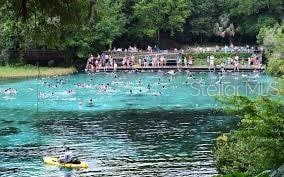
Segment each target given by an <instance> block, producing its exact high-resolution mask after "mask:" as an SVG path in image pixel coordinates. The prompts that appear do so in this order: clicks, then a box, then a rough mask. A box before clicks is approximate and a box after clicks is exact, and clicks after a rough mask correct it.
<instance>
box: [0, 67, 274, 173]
mask: <svg viewBox="0 0 284 177" xmlns="http://www.w3.org/2000/svg"><path fill="white" fill-rule="evenodd" d="M100 84H104V86H101V85H100ZM148 85H149V86H148ZM106 86H107V87H106ZM275 87H277V83H276V82H275V81H274V80H273V78H271V77H269V76H267V75H265V74H256V73H251V74H247V73H240V74H230V73H229V74H226V75H225V76H223V77H222V78H221V77H220V76H218V74H213V73H193V74H186V73H177V74H175V75H170V74H167V73H161V72H159V73H116V74H114V73H108V74H107V73H99V74H94V75H87V74H76V75H70V76H64V77H52V78H40V79H28V80H19V81H2V82H0V93H1V94H0V176H93V175H95V176H101V175H106V176H212V175H213V174H216V173H217V171H216V168H215V166H214V161H213V158H212V153H211V150H212V145H213V144H214V138H216V137H217V136H218V135H220V133H221V132H228V131H230V130H231V129H234V128H235V126H236V125H237V122H238V119H237V118H234V117H228V116H225V115H224V114H223V113H222V112H220V111H218V108H220V105H219V104H218V102H216V101H215V99H214V97H215V96H216V95H217V96H218V95H233V94H247V95H249V96H258V95H259V94H262V95H265V94H267V93H270V91H271V90H275V89H274V88H275ZM8 88H13V89H16V90H17V93H16V94H7V92H6V93H5V90H6V89H8ZM149 88H150V89H149ZM130 90H132V93H131V92H130ZM89 99H93V101H94V106H93V107H88V101H89ZM64 144H66V145H68V146H70V147H71V148H72V149H73V152H74V153H75V154H76V155H77V156H78V157H79V158H80V159H82V160H84V161H87V162H88V163H89V165H90V169H88V170H69V169H63V168H58V167H54V166H48V165H44V164H43V163H42V160H41V157H42V156H47V155H58V154H60V151H61V150H62V146H63V145H64Z"/></svg>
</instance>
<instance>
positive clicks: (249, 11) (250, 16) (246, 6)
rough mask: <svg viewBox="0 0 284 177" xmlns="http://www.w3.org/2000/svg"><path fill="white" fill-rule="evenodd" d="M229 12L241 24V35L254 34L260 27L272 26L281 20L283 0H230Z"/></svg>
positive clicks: (235, 21)
mask: <svg viewBox="0 0 284 177" xmlns="http://www.w3.org/2000/svg"><path fill="white" fill-rule="evenodd" d="M228 3H229V9H230V10H229V14H230V16H231V18H232V20H233V21H234V23H236V24H238V25H240V26H242V28H241V33H242V34H243V35H249V36H254V37H255V36H256V35H257V34H258V32H259V30H260V29H261V28H262V27H267V26H270V27H272V26H274V25H275V24H276V23H280V22H281V21H282V20H283V15H284V14H283V1H279V0H262V1H258V0H230V1H228Z"/></svg>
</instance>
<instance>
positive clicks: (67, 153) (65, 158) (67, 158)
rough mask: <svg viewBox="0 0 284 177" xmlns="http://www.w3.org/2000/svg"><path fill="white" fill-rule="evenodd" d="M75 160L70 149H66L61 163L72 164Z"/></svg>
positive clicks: (60, 160) (60, 159)
mask: <svg viewBox="0 0 284 177" xmlns="http://www.w3.org/2000/svg"><path fill="white" fill-rule="evenodd" d="M73 160H74V157H73V153H72V151H71V150H70V148H69V147H66V148H65V151H64V156H62V157H60V158H59V162H60V163H72V162H73Z"/></svg>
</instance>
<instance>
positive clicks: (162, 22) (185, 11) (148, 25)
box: [133, 0, 191, 40]
mask: <svg viewBox="0 0 284 177" xmlns="http://www.w3.org/2000/svg"><path fill="white" fill-rule="evenodd" d="M133 8H134V17H135V18H136V19H137V26H138V29H137V31H136V32H137V33H138V34H139V33H140V34H144V35H146V36H147V37H150V38H151V37H154V36H156V37H157V40H159V34H160V31H162V30H163V31H169V32H170V33H171V34H172V35H173V34H174V33H175V32H176V31H182V30H183V25H184V23H185V21H186V19H187V18H188V17H189V15H190V13H191V1H188V0H166V1H160V0H149V1H148V0H139V1H136V3H135V5H134V7H133Z"/></svg>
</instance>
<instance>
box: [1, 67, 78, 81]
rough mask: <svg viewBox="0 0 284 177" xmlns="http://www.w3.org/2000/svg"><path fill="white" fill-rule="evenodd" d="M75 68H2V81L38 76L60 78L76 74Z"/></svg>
mask: <svg viewBox="0 0 284 177" xmlns="http://www.w3.org/2000/svg"><path fill="white" fill-rule="evenodd" d="M76 71H77V70H76V69H75V68H73V67H69V68H60V67H39V68H38V67H36V66H0V79H9V78H25V77H37V76H59V75H67V74H72V73H75V72H76Z"/></svg>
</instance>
